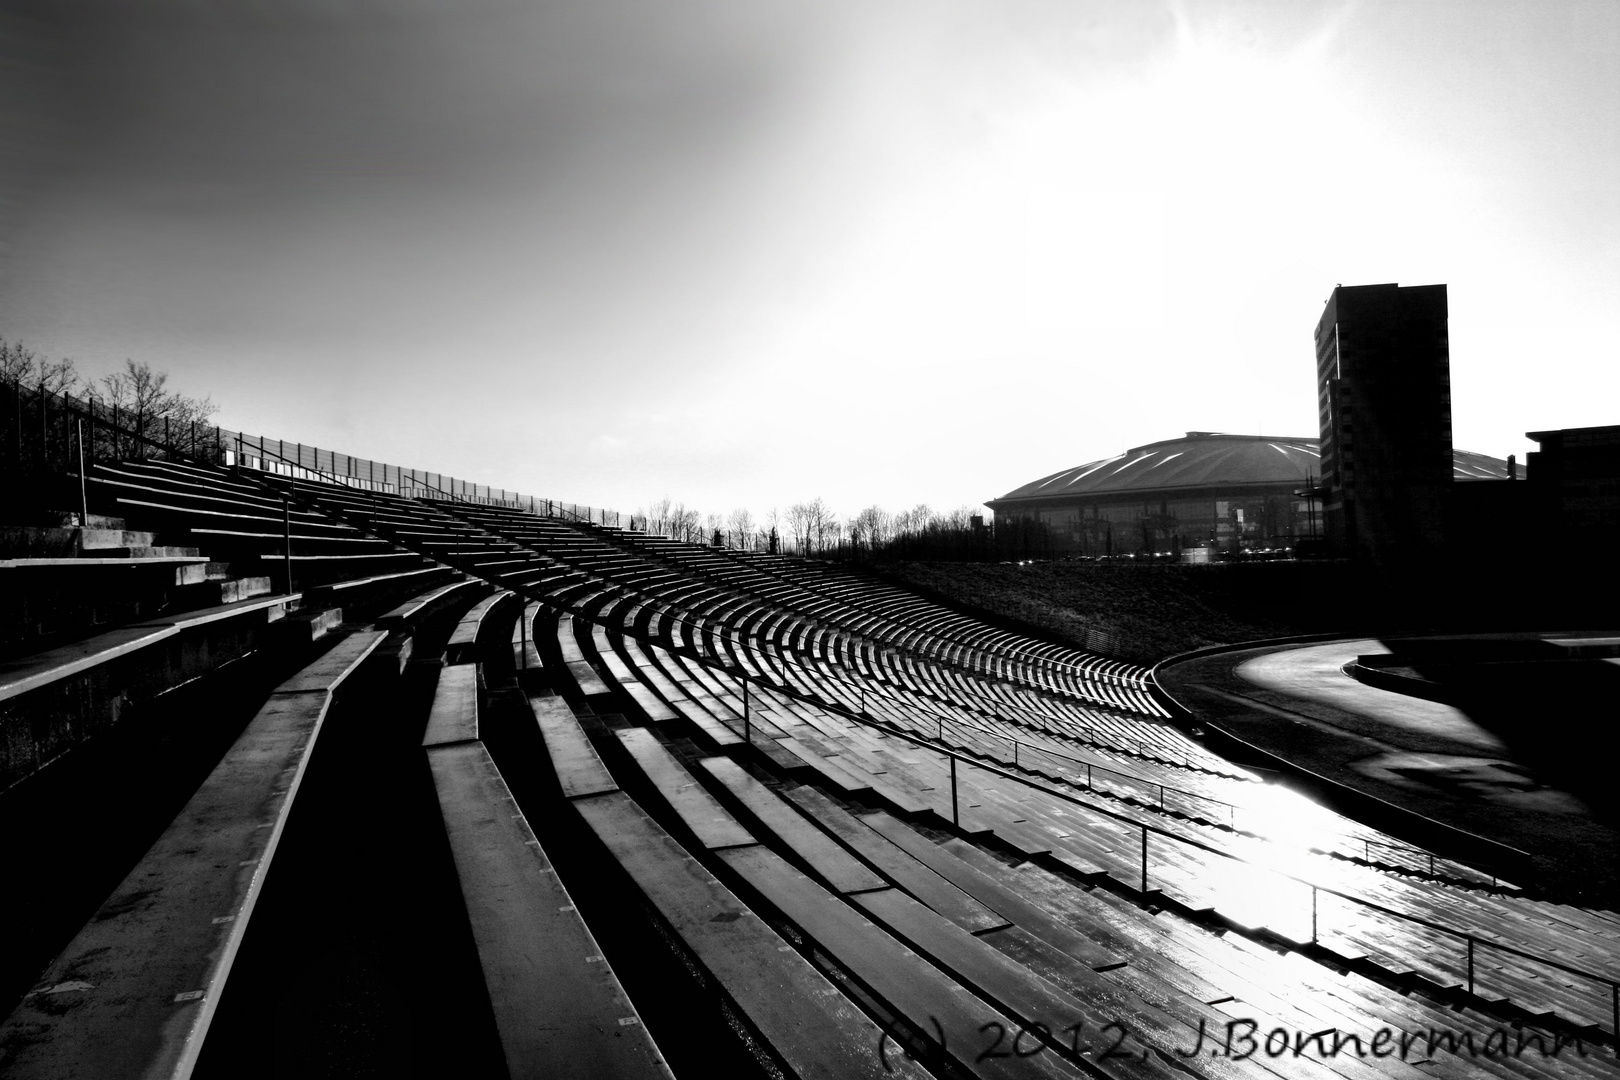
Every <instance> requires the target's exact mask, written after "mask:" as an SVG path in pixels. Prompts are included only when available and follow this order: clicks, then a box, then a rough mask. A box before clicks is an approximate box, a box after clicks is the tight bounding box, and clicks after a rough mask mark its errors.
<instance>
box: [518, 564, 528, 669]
mask: <svg viewBox="0 0 1620 1080" xmlns="http://www.w3.org/2000/svg"><path fill="white" fill-rule="evenodd" d="M524 561H525V562H527V561H528V560H527V559H525V560H524ZM518 603H519V604H520V605H521V604H522V603H523V599H522V597H521V596H520V597H519V598H518ZM527 614H528V612H527V611H526V610H524V609H522V608H521V607H520V608H519V610H518V647H519V648H520V649H522V650H523V670H525V671H527V670H528V669H529V620H528V619H527V618H525V616H526V615H527Z"/></svg>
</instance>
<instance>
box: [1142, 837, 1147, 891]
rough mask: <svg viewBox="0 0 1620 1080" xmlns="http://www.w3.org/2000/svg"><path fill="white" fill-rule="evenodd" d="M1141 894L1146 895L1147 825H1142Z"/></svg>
mask: <svg viewBox="0 0 1620 1080" xmlns="http://www.w3.org/2000/svg"><path fill="white" fill-rule="evenodd" d="M1142 895H1143V896H1146V895H1147V825H1146V824H1144V825H1143V826H1142Z"/></svg>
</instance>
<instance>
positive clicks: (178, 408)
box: [89, 360, 218, 435]
mask: <svg viewBox="0 0 1620 1080" xmlns="http://www.w3.org/2000/svg"><path fill="white" fill-rule="evenodd" d="M168 383H169V373H168V372H166V371H153V370H152V366H151V365H150V364H144V363H142V364H137V363H136V362H135V361H133V360H125V361H124V370H123V371H118V372H114V373H113V374H111V375H103V376H102V377H101V381H100V382H99V383H91V384H90V387H89V391H90V396H91V398H92V399H94V400H95V401H97V402H98V403H100V404H101V405H103V406H105V407H107V408H116V409H118V411H119V412H120V413H121V414H122V415H123V416H124V417H126V418H127V420H126V421H125V422H126V423H127V424H128V426H129V427H131V428H133V429H134V431H135V434H137V435H145V434H147V433H148V432H156V431H157V430H159V428H160V427H161V425H162V424H163V422H164V421H168V423H169V424H170V425H172V426H175V427H179V426H182V425H185V424H189V423H191V422H192V421H197V422H199V423H200V422H202V421H205V420H207V419H208V418H209V417H210V416H212V415H214V413H215V412H216V411H217V410H218V407H217V406H216V405H215V404H214V402H213V401H212V399H210V398H194V397H187V396H186V395H185V394H179V393H175V392H174V391H172V390H170V389H168Z"/></svg>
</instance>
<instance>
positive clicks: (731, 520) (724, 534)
mask: <svg viewBox="0 0 1620 1080" xmlns="http://www.w3.org/2000/svg"><path fill="white" fill-rule="evenodd" d="M630 527H631V528H632V529H638V530H641V531H643V532H653V533H661V534H663V535H665V536H668V537H670V538H671V539H674V540H684V541H686V542H688V543H694V544H710V545H713V546H715V547H723V548H730V549H732V550H735V551H761V552H775V553H784V554H785V553H793V554H798V555H805V556H834V557H845V558H852V557H853V558H859V557H869V556H893V557H898V558H908V557H925V556H924V553H925V552H937V553H938V554H937V555H936V556H934V557H947V556H946V554H945V553H946V552H947V551H949V552H951V553H953V555H954V557H971V551H972V550H973V549H974V548H975V547H976V546H977V547H986V546H987V537H988V534H989V532H990V530H989V529H988V528H987V527H986V526H985V524H984V516H983V510H982V508H978V507H972V506H961V507H958V508H957V509H955V510H949V511H937V510H934V509H933V508H932V507H930V506H928V505H927V504H923V503H919V504H918V505H916V506H914V507H912V508H911V509H909V510H901V511H899V512H891V511H889V510H886V509H884V508H883V507H881V506H876V505H873V506H868V507H867V508H866V509H864V510H861V511H859V512H857V513H855V514H852V515H842V514H839V513H838V512H837V511H835V510H834V509H833V508H832V507H831V506H829V505H828V503H827V501H826V500H825V499H823V498H821V497H820V496H817V497H815V498H813V499H809V500H807V501H805V502H799V503H794V504H793V505H791V506H789V507H787V509H785V510H783V509H782V508H780V507H772V508H771V509H770V510H768V511H766V512H765V513H764V514H762V515H759V516H757V517H756V516H755V515H754V513H753V512H752V511H750V510H748V509H747V508H743V507H739V508H737V509H734V510H732V511H731V512H730V513H729V514H721V513H717V512H712V511H711V512H707V513H705V512H703V511H701V510H699V509H697V508H696V507H690V506H687V505H686V504H685V503H684V502H678V501H676V500H674V499H672V498H670V497H669V496H667V495H666V496H664V497H663V498H662V499H659V500H658V501H656V502H654V503H652V504H651V505H649V506H647V507H644V508H642V509H641V510H638V511H636V513H634V514H632V515H631V524H630Z"/></svg>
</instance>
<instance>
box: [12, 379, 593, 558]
mask: <svg viewBox="0 0 1620 1080" xmlns="http://www.w3.org/2000/svg"><path fill="white" fill-rule="evenodd" d="M81 456H82V461H83V464H84V465H85V466H86V467H87V468H88V467H89V466H91V465H108V464H114V463H117V462H120V461H129V460H156V461H189V462H195V463H198V464H204V465H234V464H238V463H240V464H241V465H242V466H243V467H245V468H257V469H261V470H264V471H266V472H279V473H282V474H284V475H297V476H300V477H303V478H306V479H313V480H321V481H325V482H327V483H336V484H344V485H347V486H350V487H364V488H369V489H371V490H374V491H386V492H390V493H393V494H398V495H405V496H407V497H412V498H421V499H448V500H453V501H458V502H471V503H482V504H485V505H494V506H507V507H511V508H513V509H520V510H527V511H529V512H530V513H534V514H538V515H541V516H545V517H555V518H563V519H565V520H569V521H581V522H588V523H590V524H595V525H613V526H617V525H619V524H620V522H621V520H622V519H621V516H620V514H619V512H618V511H617V510H607V509H603V508H601V507H595V506H585V505H582V504H579V503H567V502H559V501H557V500H555V499H541V498H538V497H536V496H532V495H524V494H522V493H520V492H516V491H508V490H506V489H505V488H495V487H492V486H490V485H488V484H477V483H472V482H469V481H466V480H462V479H460V478H458V477H454V476H446V475H444V474H443V473H433V472H428V471H427V470H425V469H408V468H405V467H403V466H400V465H393V464H389V463H387V462H381V461H372V460H369V459H367V458H357V457H354V456H352V455H350V454H340V453H338V452H337V451H335V450H326V449H323V448H321V447H318V446H306V445H304V444H303V443H297V442H294V443H289V442H287V441H286V440H284V439H269V438H266V437H264V436H262V435H248V434H245V433H243V432H240V431H231V430H229V429H227V428H222V427H219V426H218V425H216V424H207V423H201V422H199V421H197V420H180V419H177V418H176V417H175V416H173V415H169V416H152V415H151V414H150V413H148V412H142V411H139V410H132V409H130V408H127V407H125V406H123V405H119V404H110V403H108V402H105V401H99V400H96V399H93V398H89V397H78V396H75V395H73V394H67V393H62V392H59V391H56V390H51V389H49V388H47V387H44V386H27V385H25V384H22V383H19V382H16V381H15V380H11V379H0V462H4V463H5V464H7V465H9V466H11V467H12V468H13V469H14V470H15V471H16V472H18V473H21V472H24V471H28V470H33V471H36V472H38V473H41V474H51V473H55V474H59V475H62V476H68V475H74V474H77V472H78V471H79V465H80V461H81Z"/></svg>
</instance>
